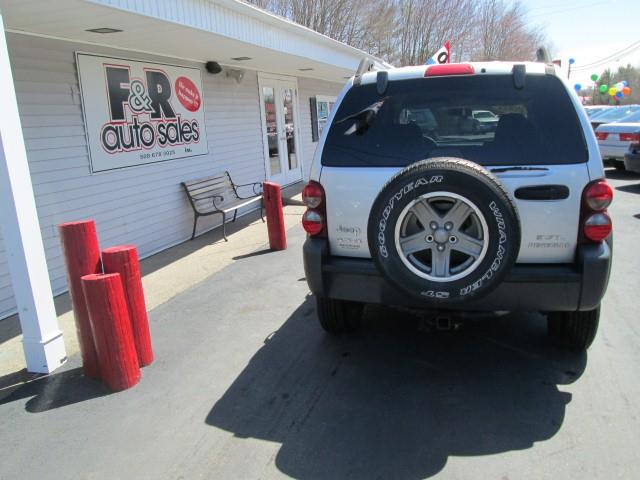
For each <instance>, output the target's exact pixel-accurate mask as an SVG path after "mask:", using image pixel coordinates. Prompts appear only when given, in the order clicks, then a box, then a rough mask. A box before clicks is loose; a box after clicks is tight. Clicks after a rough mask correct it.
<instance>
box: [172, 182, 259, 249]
mask: <svg viewBox="0 0 640 480" xmlns="http://www.w3.org/2000/svg"><path fill="white" fill-rule="evenodd" d="M182 186H183V187H184V191H185V192H186V193H187V198H189V203H191V207H192V208H193V215H194V217H193V233H192V234H191V240H193V239H194V238H195V236H196V226H197V224H198V218H200V217H206V216H209V215H216V214H219V215H222V236H223V237H224V240H225V242H226V241H228V240H227V232H226V229H225V225H226V223H227V214H229V213H231V212H233V220H232V222H235V221H236V216H237V215H238V209H239V208H242V207H246V206H247V205H251V204H252V203H254V202H261V205H260V217H261V218H262V221H263V222H264V216H263V214H262V210H263V207H264V204H263V203H262V183H261V182H254V183H246V184H243V185H236V184H235V183H233V180H231V175H229V172H227V171H225V172H222V173H218V174H216V175H212V176H210V177H204V178H197V179H195V180H190V181H188V182H182ZM249 186H251V187H253V195H251V196H248V197H242V196H240V195H239V194H238V189H239V188H242V187H249Z"/></svg>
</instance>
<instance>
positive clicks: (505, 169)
mask: <svg viewBox="0 0 640 480" xmlns="http://www.w3.org/2000/svg"><path fill="white" fill-rule="evenodd" d="M518 170H520V171H522V170H526V171H530V170H540V171H543V172H548V171H549V169H548V168H544V167H498V168H492V169H491V173H504V172H512V171H518Z"/></svg>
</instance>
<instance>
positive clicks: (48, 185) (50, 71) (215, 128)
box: [0, 34, 265, 318]
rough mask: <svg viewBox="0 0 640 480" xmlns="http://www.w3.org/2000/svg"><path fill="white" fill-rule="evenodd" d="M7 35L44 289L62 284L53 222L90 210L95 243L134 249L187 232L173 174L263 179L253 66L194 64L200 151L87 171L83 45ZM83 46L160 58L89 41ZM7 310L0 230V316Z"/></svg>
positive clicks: (10, 305) (150, 249)
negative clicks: (224, 69)
mask: <svg viewBox="0 0 640 480" xmlns="http://www.w3.org/2000/svg"><path fill="white" fill-rule="evenodd" d="M8 43H9V52H10V56H11V63H12V68H13V72H14V79H15V83H16V92H17V95H18V104H19V109H20V115H21V119H22V124H23V128H24V135H25V143H26V147H27V156H28V159H29V168H30V170H31V176H32V181H33V186H34V193H35V196H36V205H37V208H38V216H39V219H40V227H41V230H42V235H43V240H44V245H45V250H46V257H47V263H48V266H49V273H50V276H51V283H52V288H53V290H54V292H56V293H60V292H62V291H64V290H66V281H65V276H64V267H63V261H62V257H61V252H60V247H59V239H58V234H57V229H56V225H58V224H59V223H62V222H65V221H73V220H80V219H85V218H93V219H94V220H95V221H96V225H97V229H98V234H99V237H100V245H101V247H108V246H110V245H114V244H118V243H134V244H136V245H137V247H138V250H139V253H140V255H141V256H142V257H144V256H148V255H150V254H151V253H154V252H156V251H158V250H161V249H163V248H166V247H168V246H170V245H173V244H175V243H178V242H180V241H182V240H186V239H188V238H189V237H190V235H191V227H192V221H193V216H192V211H191V207H190V206H189V204H188V202H187V200H186V198H185V195H184V192H183V191H182V189H181V187H180V182H181V181H183V180H189V179H193V178H197V177H201V176H205V175H209V174H212V173H214V172H218V171H222V170H229V171H230V172H231V176H232V177H233V179H234V180H236V181H237V182H238V183H248V182H252V181H261V180H263V179H264V176H265V170H264V160H263V149H262V132H261V126H260V111H259V98H258V86H257V74H256V72H253V71H247V72H246V75H245V77H244V79H243V81H242V82H241V83H240V84H238V83H236V81H235V80H234V79H232V78H226V77H225V76H224V75H223V74H221V75H210V74H208V73H207V72H206V71H204V70H203V73H202V79H203V89H204V95H203V98H204V107H205V114H206V117H205V119H206V130H207V141H208V143H209V152H210V153H209V154H208V155H205V156H200V157H192V158H186V159H178V160H172V161H167V162H162V163H157V164H153V165H144V166H139V167H133V168H128V169H124V170H120V171H114V172H107V173H99V174H94V175H91V174H90V172H89V157H88V153H87V145H86V138H85V134H84V124H83V120H82V109H81V99H80V93H79V92H80V91H79V86H78V79H77V74H76V68H75V56H74V52H75V51H77V50H80V51H87V49H88V47H87V46H86V45H76V44H73V43H70V42H62V41H55V40H45V39H40V38H37V37H30V36H25V35H19V34H9V35H8ZM91 51H92V52H96V53H106V54H113V55H116V56H123V57H132V58H137V59H142V60H150V61H152V60H158V61H166V59H157V58H155V59H154V58H152V57H149V56H145V55H132V54H131V53H127V54H124V53H123V52H119V51H115V50H110V49H105V48H99V47H95V48H94V47H92V48H91ZM172 63H177V64H184V65H193V64H189V63H186V62H180V61H178V60H175V61H172ZM196 66H197V65H196ZM215 222H219V220H218V216H214V217H209V218H206V217H205V218H201V219H200V220H199V222H198V228H199V230H200V231H202V230H203V229H206V228H210V227H212V226H214V225H215V224H216V223H215ZM13 312H15V303H14V300H13V294H12V289H11V285H10V279H9V274H8V267H7V262H6V256H5V253H4V249H3V247H2V243H1V240H0V318H2V317H4V316H6V315H8V314H10V313H13Z"/></svg>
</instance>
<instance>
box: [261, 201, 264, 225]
mask: <svg viewBox="0 0 640 480" xmlns="http://www.w3.org/2000/svg"><path fill="white" fill-rule="evenodd" d="M260 220H262V223H264V198H261V199H260Z"/></svg>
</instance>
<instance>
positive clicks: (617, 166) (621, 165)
mask: <svg viewBox="0 0 640 480" xmlns="http://www.w3.org/2000/svg"><path fill="white" fill-rule="evenodd" d="M613 166H614V167H615V169H616V170H618V171H624V170H626V168H625V167H624V162H621V161H619V160H616V161H614V162H613Z"/></svg>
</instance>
